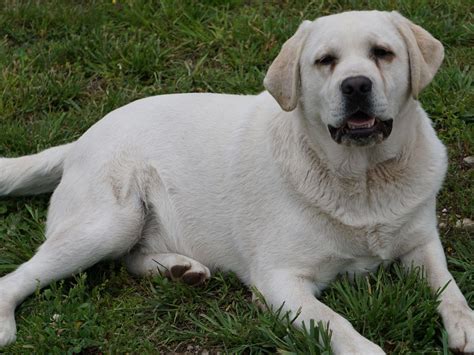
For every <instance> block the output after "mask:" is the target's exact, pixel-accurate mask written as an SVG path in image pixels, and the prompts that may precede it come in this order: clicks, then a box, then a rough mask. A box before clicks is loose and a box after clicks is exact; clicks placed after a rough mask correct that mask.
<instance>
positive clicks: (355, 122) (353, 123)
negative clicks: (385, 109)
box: [347, 117, 375, 127]
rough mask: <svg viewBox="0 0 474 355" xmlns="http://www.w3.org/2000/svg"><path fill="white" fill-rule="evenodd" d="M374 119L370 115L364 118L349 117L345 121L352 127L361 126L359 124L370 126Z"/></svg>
mask: <svg viewBox="0 0 474 355" xmlns="http://www.w3.org/2000/svg"><path fill="white" fill-rule="evenodd" d="M374 121H375V118H374V117H370V118H368V119H366V120H357V119H349V120H348V121H347V122H348V123H349V124H350V125H351V126H353V127H361V126H366V125H370V126H372V125H373V124H374Z"/></svg>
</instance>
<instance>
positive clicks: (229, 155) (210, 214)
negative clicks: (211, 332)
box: [0, 11, 474, 354]
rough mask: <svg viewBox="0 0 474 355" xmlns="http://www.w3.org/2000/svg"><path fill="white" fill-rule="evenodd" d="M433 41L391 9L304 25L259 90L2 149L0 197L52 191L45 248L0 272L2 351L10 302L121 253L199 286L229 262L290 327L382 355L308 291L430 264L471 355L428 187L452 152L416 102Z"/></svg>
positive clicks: (347, 349)
mask: <svg viewBox="0 0 474 355" xmlns="http://www.w3.org/2000/svg"><path fill="white" fill-rule="evenodd" d="M443 57H444V49H443V46H442V44H441V43H440V42H439V41H438V40H436V39H435V38H433V37H432V35H431V34H429V33H428V32H427V31H426V30H424V29H423V28H421V27H419V26H417V25H415V24H414V23H412V22H410V21H409V20H407V19H406V18H404V17H403V16H402V15H400V14H399V13H397V12H379V11H361V12H345V13H341V14H336V15H331V16H326V17H321V18H318V19H316V20H315V21H312V22H311V21H304V22H303V23H302V24H301V25H300V26H299V28H298V30H297V31H296V33H295V34H294V35H293V36H292V37H291V38H290V39H289V40H288V41H287V42H286V43H285V44H284V45H283V47H282V49H281V51H280V53H279V54H278V56H277V57H276V59H275V60H274V61H273V63H272V64H271V66H270V68H269V70H268V72H267V74H266V76H265V79H264V86H265V88H266V91H264V92H262V93H260V94H259V95H255V96H240V95H218V94H174V95H162V96H155V97H150V98H146V99H141V100H138V101H135V102H133V103H131V104H128V105H126V106H124V107H121V108H119V109H117V110H115V111H113V112H111V113H110V114H108V115H106V116H105V117H104V118H103V119H102V120H100V121H99V122H97V123H96V124H95V125H94V126H92V127H91V128H90V129H89V130H88V131H87V132H86V133H85V134H84V135H83V136H82V137H81V138H79V139H78V140H77V141H75V142H73V143H70V144H66V145H62V146H58V147H53V148H50V149H47V150H45V151H42V152H40V153H38V154H34V155H30V156H24V157H19V158H2V159H1V160H0V194H1V195H26V194H39V193H46V192H51V191H54V192H53V194H52V197H51V204H50V208H49V212H48V219H47V228H46V238H47V239H46V241H45V242H44V243H43V245H41V246H40V248H39V249H38V251H37V253H36V254H35V255H34V256H33V257H32V258H31V259H30V260H29V261H27V262H25V263H24V264H22V265H21V266H19V267H18V268H17V269H16V270H15V271H14V272H12V273H10V274H8V275H6V276H4V277H3V278H1V279H0V344H1V345H6V344H9V343H11V342H12V341H14V340H15V334H16V325H15V318H14V310H15V307H16V306H17V305H18V304H19V303H20V302H21V301H22V300H23V299H25V297H27V296H28V295H30V294H31V293H32V292H34V291H35V289H36V288H37V287H43V286H45V285H47V284H49V283H50V282H52V281H55V280H58V279H62V278H64V277H68V276H70V275H72V274H74V273H77V272H78V271H80V270H84V269H86V268H88V267H89V266H91V265H93V264H95V263H97V262H99V261H101V260H104V259H114V258H122V259H123V260H124V263H125V265H126V266H127V268H128V270H129V271H130V272H131V273H133V274H136V275H153V274H162V273H164V274H166V275H167V276H168V277H169V278H171V279H173V280H181V281H184V282H186V283H188V284H190V285H197V284H200V283H202V282H204V281H205V280H207V279H208V278H209V277H210V275H211V271H213V270H217V269H219V270H223V271H232V272H235V273H236V274H237V275H238V277H239V278H240V279H241V280H242V281H243V282H244V283H245V284H247V285H251V286H254V287H255V288H256V289H258V291H259V292H260V293H261V294H262V295H263V297H264V298H265V300H266V303H267V304H268V305H269V306H272V307H276V308H279V307H280V306H282V305H283V306H282V307H283V311H285V312H289V313H290V314H291V315H298V314H299V315H298V317H297V319H296V321H295V324H296V325H298V326H301V325H303V324H309V321H310V320H315V321H316V322H318V321H322V322H323V323H328V324H329V327H330V330H331V332H332V337H331V347H332V349H333V351H334V353H336V354H350V353H361V354H383V353H384V352H383V350H382V348H380V347H379V346H378V345H376V344H374V343H372V342H371V341H369V340H368V339H366V338H364V337H363V336H362V335H360V334H359V333H358V332H357V331H356V330H355V329H354V328H353V327H352V326H351V324H350V323H349V322H348V321H347V320H346V319H345V318H343V317H342V316H340V315H338V314H337V313H336V312H334V311H333V310H331V309H330V308H329V307H327V306H326V305H324V304H323V303H321V302H320V301H318V299H317V297H315V295H316V296H318V295H319V294H320V292H321V290H322V289H323V288H324V287H325V286H326V285H327V284H328V283H329V282H330V281H331V280H333V279H334V278H335V277H336V276H337V275H338V274H346V273H349V274H350V275H355V274H361V273H366V272H370V271H372V270H374V269H376V268H377V266H378V265H380V264H385V263H389V262H390V261H392V260H395V259H400V260H401V263H402V264H403V265H405V266H406V267H412V266H422V267H423V268H424V271H425V273H426V277H427V280H428V283H429V284H430V287H431V288H432V289H433V291H434V292H435V291H437V290H438V289H440V288H442V287H444V286H446V285H447V286H446V288H445V290H444V292H443V293H442V294H441V296H440V304H439V312H440V314H441V316H442V319H443V322H444V326H445V328H446V330H447V333H448V341H449V345H450V347H451V348H453V349H457V350H458V351H463V352H474V313H473V311H472V310H471V309H470V308H469V306H468V304H467V302H466V300H465V298H464V297H463V295H462V293H461V292H460V290H459V288H458V286H457V285H456V283H455V281H454V279H453V277H452V276H451V274H450V273H449V271H448V269H447V264H446V259H445V256H444V253H443V249H442V246H441V242H440V239H439V235H438V231H437V222H436V212H435V198H436V194H437V192H438V191H439V189H440V187H441V185H442V182H443V179H444V175H445V171H446V166H447V155H446V149H445V147H444V146H443V144H442V143H441V142H440V140H439V139H438V138H437V136H436V134H435V131H434V129H433V128H432V125H431V121H430V120H429V118H428V116H427V114H426V113H425V112H424V111H423V109H422V107H421V105H420V103H419V102H418V101H417V100H416V98H417V95H418V94H419V93H420V92H421V91H422V90H423V88H425V87H426V86H427V85H428V84H429V83H430V81H431V80H432V79H433V77H434V75H435V74H436V72H437V70H438V68H439V66H440V65H441V63H442V60H443Z"/></svg>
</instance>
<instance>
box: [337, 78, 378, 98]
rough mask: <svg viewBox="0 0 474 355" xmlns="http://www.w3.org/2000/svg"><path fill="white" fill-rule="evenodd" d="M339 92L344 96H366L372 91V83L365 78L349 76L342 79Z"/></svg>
mask: <svg viewBox="0 0 474 355" xmlns="http://www.w3.org/2000/svg"><path fill="white" fill-rule="evenodd" d="M341 91H342V93H343V95H344V96H347V97H353V96H366V95H368V94H369V93H370V92H371V91H372V81H370V79H369V78H367V77H366V76H362V75H359V76H351V77H350V78H347V79H344V81H343V82H342V84H341Z"/></svg>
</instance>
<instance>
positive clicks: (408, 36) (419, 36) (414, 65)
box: [390, 11, 444, 98]
mask: <svg viewBox="0 0 474 355" xmlns="http://www.w3.org/2000/svg"><path fill="white" fill-rule="evenodd" d="M390 15H391V18H392V21H393V22H394V24H395V26H396V27H397V29H398V31H399V32H400V34H401V35H402V37H403V39H404V40H405V43H406V45H407V49H408V57H409V60H410V80H411V90H412V94H413V96H414V97H415V98H416V97H417V96H418V94H419V93H420V92H421V91H422V90H423V89H424V88H425V87H426V86H427V85H428V84H429V83H430V82H431V80H433V77H434V76H435V74H436V72H437V71H438V69H439V67H440V65H441V63H442V62H443V58H444V48H443V45H442V44H441V42H440V41H438V40H437V39H436V38H434V37H433V36H432V35H431V34H430V33H429V32H428V31H426V30H424V29H423V28H422V27H420V26H418V25H415V24H414V23H413V22H411V21H410V20H408V19H406V18H405V17H403V16H402V15H400V14H399V13H398V12H396V11H392V12H391V13H390Z"/></svg>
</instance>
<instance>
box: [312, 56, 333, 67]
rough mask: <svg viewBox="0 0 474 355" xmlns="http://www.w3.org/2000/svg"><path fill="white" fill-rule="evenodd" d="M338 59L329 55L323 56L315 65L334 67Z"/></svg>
mask: <svg viewBox="0 0 474 355" xmlns="http://www.w3.org/2000/svg"><path fill="white" fill-rule="evenodd" d="M336 60H337V58H336V57H335V56H333V55H330V54H327V55H323V56H322V57H321V58H319V59H316V61H315V62H314V64H316V65H332V64H334V63H336Z"/></svg>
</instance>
